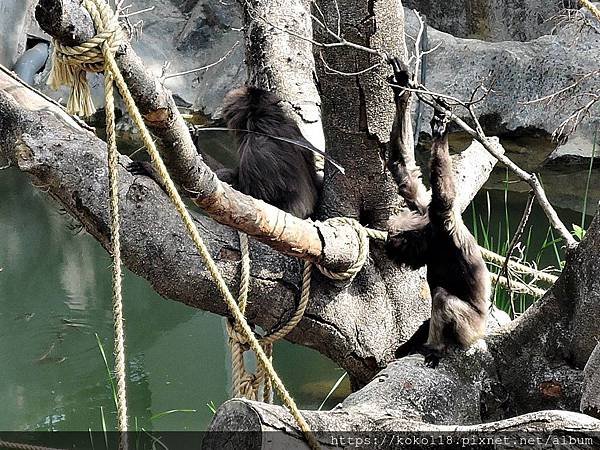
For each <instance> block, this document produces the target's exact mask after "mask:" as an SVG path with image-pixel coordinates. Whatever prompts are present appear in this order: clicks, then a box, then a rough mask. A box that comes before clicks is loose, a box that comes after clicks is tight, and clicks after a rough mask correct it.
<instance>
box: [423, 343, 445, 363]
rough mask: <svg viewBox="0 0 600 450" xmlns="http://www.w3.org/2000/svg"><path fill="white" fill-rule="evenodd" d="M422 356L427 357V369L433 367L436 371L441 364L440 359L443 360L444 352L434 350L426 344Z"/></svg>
mask: <svg viewBox="0 0 600 450" xmlns="http://www.w3.org/2000/svg"><path fill="white" fill-rule="evenodd" d="M422 354H423V356H424V357H425V365H426V366H427V367H431V368H432V369H435V368H436V367H437V366H438V364H439V363H440V359H442V356H443V354H444V352H443V351H441V350H437V349H434V348H432V347H430V346H428V345H427V344H425V345H424V346H423V352H422Z"/></svg>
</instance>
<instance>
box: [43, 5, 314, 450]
mask: <svg viewBox="0 0 600 450" xmlns="http://www.w3.org/2000/svg"><path fill="white" fill-rule="evenodd" d="M83 5H84V6H85V8H86V9H87V10H88V11H89V13H90V15H91V17H92V19H93V21H94V25H95V26H96V29H97V30H100V32H102V31H103V30H108V29H109V26H110V24H112V23H114V22H115V21H116V18H115V17H114V14H113V12H112V10H111V9H110V8H109V7H108V5H107V4H106V3H105V2H104V1H103V0H84V1H83ZM118 34H119V33H117V32H115V33H114V36H116V35H118ZM98 36H100V33H99V34H98V35H97V36H96V37H95V38H94V39H92V40H90V41H89V42H88V43H86V44H82V45H81V46H78V47H71V48H69V50H68V51H63V50H65V49H64V48H61V47H59V46H55V52H54V59H55V64H56V63H57V62H58V64H59V65H60V64H66V63H67V61H68V64H69V65H75V66H78V68H79V69H81V70H86V68H87V67H88V62H89V61H91V62H90V64H93V68H94V70H96V68H97V66H96V64H99V62H98V61H97V55H92V56H90V58H88V56H87V54H88V52H89V48H90V47H97V44H96V43H95V40H96V39H97V38H98ZM115 39H116V37H115ZM117 47H118V46H117ZM104 48H108V49H109V51H104V52H103V56H104V70H105V73H110V74H111V75H112V77H113V78H114V82H115V83H116V85H117V87H118V89H119V92H120V93H121V96H122V97H123V100H124V102H125V106H126V107H127V111H128V112H129V115H130V116H131V119H132V120H133V122H134V124H135V125H136V127H137V128H138V129H139V131H140V135H141V138H142V141H143V142H144V145H145V147H146V149H147V151H148V153H149V154H150V157H151V159H152V162H153V164H154V167H155V169H156V172H157V175H158V176H159V177H160V179H161V181H162V183H163V185H164V187H165V191H166V192H167V194H168V196H169V198H170V199H171V201H172V202H173V204H174V206H175V208H176V210H177V212H178V213H179V215H180V216H181V218H182V220H183V222H184V225H185V227H186V229H187V231H188V233H189V235H190V237H191V238H192V241H193V242H194V245H195V246H196V248H197V250H198V252H199V254H200V256H201V257H202V259H203V261H204V263H205V264H206V267H207V269H208V271H209V272H210V274H211V276H212V278H213V280H214V281H215V283H216V285H217V287H218V289H219V291H220V293H221V295H222V296H223V298H224V300H225V302H226V304H227V307H228V308H229V311H230V313H231V315H232V317H233V319H234V323H235V328H236V330H237V332H238V333H240V334H241V335H242V336H243V337H244V338H245V339H246V341H247V342H248V345H249V346H250V348H251V349H252V350H253V351H254V353H255V354H256V356H257V359H258V362H259V364H261V365H262V366H263V367H264V370H265V371H266V373H267V375H268V376H269V378H270V379H271V380H272V382H273V387H274V389H275V390H276V391H277V393H278V395H279V397H280V399H281V401H282V403H283V404H284V405H285V406H286V407H287V408H288V410H289V411H290V413H291V414H292V416H293V417H294V419H295V420H296V422H297V423H298V426H299V428H300V429H301V430H302V432H303V434H304V436H305V438H306V440H307V442H308V444H309V446H310V447H311V448H313V449H318V448H319V444H318V442H317V440H316V438H315V437H314V435H313V433H312V432H311V430H310V428H309V426H308V424H307V422H306V420H305V419H304V417H303V416H302V414H301V413H300V410H299V409H298V407H297V405H296V402H295V401H294V399H293V398H292V397H291V396H290V394H289V393H288V391H287V389H286V388H285V386H284V384H283V382H282V381H281V379H280V378H279V376H278V375H277V372H276V371H275V369H274V368H273V365H272V364H271V360H270V356H269V355H267V354H266V353H265V351H264V350H263V348H262V347H261V345H260V343H259V341H258V339H257V338H256V337H255V336H254V333H253V332H252V329H251V328H250V326H249V325H248V323H247V322H246V319H245V317H244V315H243V314H242V312H241V311H240V308H239V306H238V304H237V302H236V300H235V299H234V297H233V296H232V294H231V292H230V291H229V288H228V287H227V285H226V283H225V280H224V279H223V277H222V275H221V273H220V272H219V269H218V267H217V265H216V264H215V262H214V260H213V259H212V257H211V255H210V253H209V251H208V249H207V248H206V245H205V244H204V241H203V240H202V238H201V236H200V234H199V232H198V229H197V228H196V225H195V224H194V221H193V219H192V217H191V215H190V214H189V212H188V211H187V208H186V206H185V204H184V203H183V200H182V199H181V197H180V196H179V193H178V192H177V189H176V187H175V184H174V183H173V181H172V180H171V177H170V176H169V173H168V171H167V168H166V167H165V164H164V162H163V161H162V159H161V156H160V154H159V152H158V150H157V149H156V146H155V144H154V141H153V139H152V136H151V135H150V133H149V131H148V129H147V128H146V126H145V124H144V120H143V118H142V116H141V114H140V112H139V110H138V109H137V106H136V105H135V101H134V100H133V98H132V96H131V93H130V92H129V89H128V87H127V84H126V82H125V80H124V79H123V76H122V75H121V72H120V70H119V68H118V66H117V63H116V61H115V58H114V56H113V53H112V51H110V46H108V45H107V46H106V47H103V49H104ZM79 49H80V51H79ZM59 53H60V54H59ZM73 55H76V56H73ZM53 72H54V74H55V77H54V78H53V81H54V82H55V84H58V80H60V79H61V78H60V77H59V75H60V76H64V80H67V81H69V82H72V83H74V84H75V83H78V86H77V98H76V99H73V97H74V96H73V95H72V98H71V99H70V100H69V103H71V106H72V108H71V111H74V112H75V111H83V110H84V109H85V108H84V107H83V105H87V106H89V103H88V100H89V98H83V97H85V96H86V95H89V88H88V89H87V91H86V89H85V88H84V84H86V83H84V82H83V80H82V77H81V75H80V73H79V71H78V70H76V69H69V70H61V69H60V68H59V69H56V70H55V69H53ZM74 93H75V88H74ZM75 102H77V105H73V103H75ZM89 102H91V100H89ZM87 110H88V111H89V110H90V109H89V108H88V109H87Z"/></svg>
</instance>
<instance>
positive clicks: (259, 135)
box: [216, 86, 320, 219]
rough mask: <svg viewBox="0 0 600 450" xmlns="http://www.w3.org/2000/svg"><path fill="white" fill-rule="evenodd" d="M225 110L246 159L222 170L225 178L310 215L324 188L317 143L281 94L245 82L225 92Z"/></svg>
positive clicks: (267, 199) (256, 195)
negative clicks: (300, 125)
mask: <svg viewBox="0 0 600 450" xmlns="http://www.w3.org/2000/svg"><path fill="white" fill-rule="evenodd" d="M222 114H223V119H224V120H225V121H226V122H227V127H228V128H229V129H231V130H232V131H233V133H234V135H235V137H236V140H237V143H238V154H239V158H240V161H239V164H238V167H236V168H235V169H220V170H217V172H216V173H217V176H218V177H219V179H220V180H222V181H225V182H227V183H229V184H231V185H232V186H233V187H235V188H236V189H238V190H239V191H241V192H243V193H244V194H248V195H251V196H252V197H254V198H258V199H261V200H264V201H265V202H267V203H270V204H271V205H273V206H276V207H278V208H279V209H282V210H284V211H286V212H289V213H291V214H293V215H295V216H297V217H300V218H302V219H304V218H306V217H308V216H310V215H311V214H312V213H313V211H314V209H315V205H316V203H317V198H318V193H319V187H320V179H319V177H318V175H317V171H316V168H315V157H314V153H313V151H312V150H310V148H313V146H312V145H311V144H310V143H309V142H308V141H307V140H306V139H305V138H304V136H303V135H302V133H301V131H300V128H298V125H297V124H296V122H295V121H294V120H293V119H292V118H291V117H289V116H288V115H287V114H286V112H285V111H284V110H283V108H282V107H281V100H280V99H279V97H277V96H276V95H275V94H274V93H272V92H268V91H265V90H263V89H260V88H256V87H250V86H243V87H240V88H237V89H234V90H232V91H230V92H229V93H228V94H227V95H226V96H225V100H224V103H223V111H222ZM278 137H279V138H284V139H286V140H280V139H276V138H278ZM294 141H295V142H298V143H300V144H302V145H297V144H295V143H293V142H294Z"/></svg>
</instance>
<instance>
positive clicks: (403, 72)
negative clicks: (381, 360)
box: [388, 57, 410, 96]
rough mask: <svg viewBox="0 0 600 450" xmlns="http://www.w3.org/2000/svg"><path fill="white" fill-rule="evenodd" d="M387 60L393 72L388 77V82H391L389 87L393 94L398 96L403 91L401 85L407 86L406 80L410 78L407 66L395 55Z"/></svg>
mask: <svg viewBox="0 0 600 450" xmlns="http://www.w3.org/2000/svg"><path fill="white" fill-rule="evenodd" d="M389 62H390V66H392V70H393V71H394V74H393V75H390V76H389V77H388V82H389V83H390V84H392V86H391V88H392V90H393V91H394V94H395V95H396V96H400V95H402V94H403V93H404V90H403V89H402V87H408V82H409V80H410V73H409V71H408V66H407V65H406V64H404V62H402V61H401V60H400V59H399V58H397V57H393V58H391V59H390V61H389ZM398 86H400V87H398Z"/></svg>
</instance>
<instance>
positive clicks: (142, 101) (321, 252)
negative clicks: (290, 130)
mask: <svg viewBox="0 0 600 450" xmlns="http://www.w3.org/2000/svg"><path fill="white" fill-rule="evenodd" d="M76 11H78V12H76ZM65 15H66V16H65ZM36 18H37V20H38V22H39V23H40V25H41V27H42V28H43V29H44V30H46V31H47V32H48V33H50V34H51V35H52V36H53V37H54V38H56V39H58V40H61V41H63V42H69V44H71V45H72V44H81V43H82V42H84V41H86V40H88V39H90V38H91V37H92V36H93V30H94V29H93V27H91V28H90V25H91V19H90V18H89V15H88V14H87V12H86V11H83V9H82V7H81V5H80V4H79V2H78V1H77V0H42V1H41V2H40V3H39V5H38V7H37V9H36ZM70 19H72V20H71V21H69V20H70ZM67 36H68V37H69V38H67ZM116 60H117V63H118V64H119V67H120V69H121V71H122V73H123V76H124V78H125V80H126V81H127V83H128V85H129V87H130V90H131V93H132V95H133V97H134V99H135V101H136V104H137V106H138V108H139V110H140V112H141V113H142V115H143V117H144V120H145V122H146V124H147V126H148V128H149V129H150V130H151V131H152V133H153V134H154V135H155V136H156V137H157V138H158V140H159V142H160V144H161V145H160V149H161V154H162V156H163V158H164V161H165V164H166V165H167V167H168V168H169V171H170V173H171V175H172V176H173V179H174V180H175V181H176V182H177V183H178V184H179V185H180V186H182V187H183V189H184V191H185V193H186V194H187V195H188V196H190V197H191V198H192V199H193V200H194V202H195V203H196V204H197V205H198V206H200V207H201V208H202V209H203V210H204V211H205V212H207V213H208V214H209V215H210V216H211V217H212V218H213V219H214V220H216V221H217V222H219V223H222V224H224V225H228V226H230V227H233V228H235V229H237V230H240V231H243V232H245V233H247V234H249V235H251V236H254V237H255V238H256V239H258V240H260V241H262V242H264V243H266V244H267V245H269V246H271V247H272V248H274V249H276V250H278V251H280V252H282V253H285V254H287V255H291V256H295V257H298V258H302V259H306V260H309V261H313V262H316V261H318V262H319V263H320V264H321V265H322V266H324V267H327V268H328V269H330V270H332V271H344V270H345V269H347V268H348V267H350V266H351V265H352V264H353V263H354V262H355V261H356V259H357V256H358V248H359V245H358V241H357V238H356V233H355V232H354V231H353V230H352V228H351V227H349V226H340V227H337V228H338V230H335V229H334V228H333V227H331V226H323V225H319V224H315V223H312V222H310V221H303V220H300V219H298V218H296V217H294V216H292V215H290V214H287V213H284V212H283V211H280V210H279V209H277V208H275V207H273V206H271V205H268V204H266V203H264V202H262V201H258V200H255V199H253V198H252V197H249V196H246V195H243V194H241V193H239V192H238V191H236V190H234V189H232V188H231V187H230V186H228V185H226V184H224V183H221V182H220V181H219V180H218V178H217V177H216V175H215V174H214V173H213V172H212V171H211V170H210V168H209V167H208V166H207V165H206V164H205V163H204V161H203V160H202V157H201V156H200V155H199V154H198V152H197V150H196V147H195V146H194V144H193V142H192V139H191V137H190V134H189V131H188V128H187V125H186V124H185V122H184V120H183V119H182V117H181V115H180V114H179V112H178V110H177V107H176V105H175V102H174V101H173V98H172V96H171V93H170V92H169V91H168V90H167V89H166V88H164V86H162V85H161V84H160V83H158V81H157V80H156V79H155V78H154V77H152V76H151V75H150V74H149V73H148V72H146V70H145V68H144V66H143V64H142V61H141V60H140V59H139V58H138V56H137V55H136V54H135V52H134V51H133V50H132V48H131V46H130V44H129V43H128V42H126V43H124V44H123V45H122V47H121V49H120V51H119V52H117V55H116ZM340 238H341V239H343V240H344V241H345V244H344V245H342V246H339V245H337V244H333V241H332V239H333V240H338V241H339V239H340ZM330 243H332V245H330ZM336 249H337V250H336ZM339 250H341V252H340V251H339Z"/></svg>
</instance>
